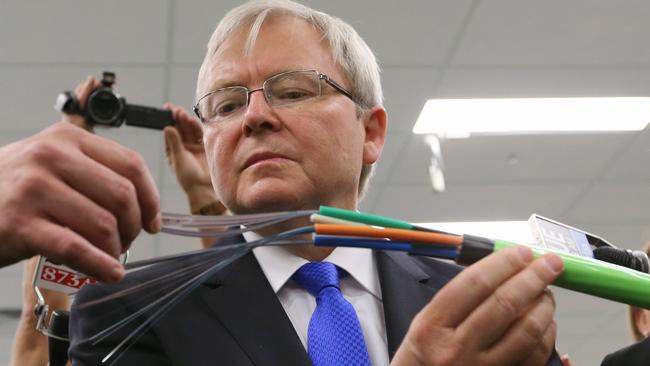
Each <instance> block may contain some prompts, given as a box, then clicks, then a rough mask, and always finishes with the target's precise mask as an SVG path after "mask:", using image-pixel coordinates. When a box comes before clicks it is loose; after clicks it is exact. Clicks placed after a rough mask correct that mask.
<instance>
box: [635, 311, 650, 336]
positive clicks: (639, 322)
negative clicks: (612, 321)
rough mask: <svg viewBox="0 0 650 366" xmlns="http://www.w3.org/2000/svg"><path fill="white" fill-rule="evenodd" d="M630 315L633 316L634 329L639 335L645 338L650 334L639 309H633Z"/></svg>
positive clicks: (647, 323)
mask: <svg viewBox="0 0 650 366" xmlns="http://www.w3.org/2000/svg"><path fill="white" fill-rule="evenodd" d="M632 314H633V316H634V324H635V325H636V329H638V330H639V332H640V333H641V334H643V335H644V336H646V337H647V336H648V333H650V324H649V322H648V317H647V316H646V314H645V312H644V311H643V309H641V308H637V307H633V308H632Z"/></svg>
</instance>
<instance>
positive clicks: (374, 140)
mask: <svg viewBox="0 0 650 366" xmlns="http://www.w3.org/2000/svg"><path fill="white" fill-rule="evenodd" d="M361 118H362V119H363V127H364V129H365V132H366V134H365V141H364V143H363V164H364V165H369V164H373V163H375V162H376V161H377V160H379V156H380V155H381V150H382V149H383V148H384V142H385V141H386V110H385V109H384V107H382V106H375V107H372V108H371V109H369V110H366V111H364V113H363V116H362V117H361Z"/></svg>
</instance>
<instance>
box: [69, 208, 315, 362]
mask: <svg viewBox="0 0 650 366" xmlns="http://www.w3.org/2000/svg"><path fill="white" fill-rule="evenodd" d="M291 216H292V217H297V216H303V214H301V215H291ZM313 231H314V228H313V227H311V226H307V227H303V228H298V229H293V230H289V231H286V232H282V233H279V234H276V235H273V236H270V237H264V238H261V239H259V240H257V241H254V242H249V243H246V242H243V243H236V244H229V245H225V246H216V247H213V248H208V249H203V250H199V251H193V252H191V253H184V254H181V255H174V256H173V258H170V257H168V258H165V259H164V261H173V263H175V264H177V265H178V263H179V261H181V262H180V263H181V265H182V261H186V260H190V261H193V260H196V261H198V263H195V264H192V265H191V266H189V267H183V268H181V269H179V270H176V271H173V272H171V273H169V274H167V275H165V276H163V277H165V279H163V280H161V279H160V278H156V279H153V280H150V281H147V282H144V283H141V284H138V285H136V286H134V287H131V288H128V289H124V290H122V291H119V292H117V293H114V294H111V295H108V296H107V297H104V298H100V299H96V300H93V301H92V302H89V303H86V304H81V305H80V306H81V307H88V306H93V305H96V304H98V303H103V302H107V301H111V300H116V299H118V298H121V297H124V296H126V295H133V294H134V293H137V292H138V291H149V290H150V289H151V288H152V287H153V286H154V285H156V284H159V283H163V284H164V283H165V280H166V279H172V281H174V282H173V283H170V284H169V286H168V288H169V289H170V291H165V290H166V289H165V288H161V289H158V291H162V292H165V295H163V296H161V297H159V298H156V299H155V300H154V301H152V302H151V303H149V304H147V305H145V306H143V307H142V308H141V309H139V310H138V311H136V312H134V313H133V314H130V315H129V316H127V317H126V318H124V319H122V320H120V321H119V322H117V323H116V324H113V325H111V326H110V327H108V328H106V329H104V330H102V331H101V332H99V333H97V334H95V335H93V336H91V337H89V338H88V339H87V341H90V342H92V344H93V345H97V344H98V343H100V342H102V341H104V340H105V339H106V338H107V337H109V336H110V335H112V334H114V333H115V332H116V331H118V330H120V329H122V328H124V327H125V326H127V325H128V324H130V323H131V322H132V321H134V320H135V319H137V318H139V317H141V316H142V315H143V314H145V313H147V312H149V311H151V310H152V309H156V310H155V312H154V313H153V314H151V315H150V316H148V317H147V319H146V320H145V321H144V322H143V323H142V324H140V325H139V326H138V327H137V328H136V329H135V330H133V331H132V332H131V333H129V334H128V335H127V336H126V337H125V338H124V339H122V340H121V342H120V343H119V344H118V345H117V346H116V347H115V348H113V349H112V350H111V352H109V353H108V354H107V355H106V357H105V358H104V360H103V361H102V363H106V362H107V361H109V360H111V359H112V358H113V357H115V358H114V359H113V360H112V361H111V364H115V362H116V361H117V359H119V358H120V357H121V356H122V355H123V354H124V352H126V350H128V349H129V348H130V347H131V346H132V345H133V344H134V343H135V342H136V341H137V340H138V339H139V338H140V337H141V336H142V334H143V333H144V332H145V331H146V330H147V329H148V327H150V326H151V325H152V324H153V323H154V322H155V321H157V320H158V319H159V318H160V317H161V316H162V315H164V314H165V313H166V312H167V311H169V309H171V308H172V307H173V306H174V305H175V304H177V303H178V302H179V301H181V300H182V299H183V298H184V297H185V296H186V295H187V294H188V293H189V292H190V291H192V290H193V289H195V288H196V287H197V286H199V285H200V284H201V283H202V282H203V281H204V279H205V278H207V277H208V276H210V275H211V274H213V273H215V272H217V271H219V270H220V269H222V268H224V267H225V266H227V265H228V264H230V263H232V262H234V261H235V260H237V259H238V258H241V257H242V256H244V255H245V254H247V253H248V252H250V251H251V250H252V249H253V248H255V247H258V246H262V245H301V244H313V240H309V239H292V237H294V236H296V235H304V234H309V233H313ZM135 263H137V262H135ZM132 264H134V263H132ZM150 264H152V263H151V262H149V263H139V264H137V266H136V267H135V268H138V267H140V268H142V267H145V266H148V265H150ZM130 273H131V272H130ZM179 282H182V283H180V284H179ZM164 287H167V286H164Z"/></svg>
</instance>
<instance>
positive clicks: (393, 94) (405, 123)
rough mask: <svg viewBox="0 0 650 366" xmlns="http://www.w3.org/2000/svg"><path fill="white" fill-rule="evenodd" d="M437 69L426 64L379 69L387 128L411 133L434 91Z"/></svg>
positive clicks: (437, 76)
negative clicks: (425, 65) (386, 114)
mask: <svg viewBox="0 0 650 366" xmlns="http://www.w3.org/2000/svg"><path fill="white" fill-rule="evenodd" d="M439 75H440V71H438V70H437V69H434V68H429V67H411V68H407V67H386V68H384V69H383V71H382V75H381V77H382V87H383V89H384V103H385V107H386V111H387V112H388V130H389V131H401V132H411V130H412V129H413V126H414V125H415V121H416V120H417V118H418V116H419V115H420V111H421V110H422V107H423V106H424V103H425V102H426V101H427V99H429V98H431V97H432V96H433V94H434V92H435V86H436V85H435V84H436V82H437V80H438V78H439Z"/></svg>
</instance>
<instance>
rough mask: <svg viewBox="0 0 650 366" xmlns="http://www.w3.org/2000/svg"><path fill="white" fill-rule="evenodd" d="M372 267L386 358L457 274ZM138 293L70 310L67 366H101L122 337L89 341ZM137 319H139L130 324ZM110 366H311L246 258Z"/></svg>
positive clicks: (93, 289)
mask: <svg viewBox="0 0 650 366" xmlns="http://www.w3.org/2000/svg"><path fill="white" fill-rule="evenodd" d="M184 265H185V266H187V263H185V264H184ZM377 266H378V271H379V277H380V283H381V289H382V297H383V305H384V315H385V322H386V332H387V339H388V348H389V355H390V357H391V358H392V356H393V355H394V353H395V351H396V350H397V348H398V347H399V345H400V343H401V342H402V339H403V338H404V335H405V334H406V332H407V330H408V327H409V324H410V323H411V320H412V319H413V317H414V316H415V314H416V313H417V312H418V311H420V309H422V307H423V306H424V305H426V304H427V303H428V302H429V301H430V300H431V298H432V297H433V296H434V295H435V294H436V292H437V291H438V290H439V289H440V288H442V286H444V285H445V284H446V283H447V282H448V281H449V280H450V279H451V278H452V277H454V276H455V275H456V274H457V273H458V272H459V271H460V270H461V267H459V266H456V265H454V264H450V263H445V262H441V261H437V260H433V259H429V258H420V257H411V256H408V255H406V254H404V253H398V252H377ZM170 271H171V270H170V268H169V267H168V266H167V267H165V266H157V267H154V268H153V269H151V270H146V271H144V272H143V273H141V274H138V273H136V274H135V275H134V276H129V277H130V278H128V279H127V280H126V281H123V283H121V284H119V285H117V288H115V286H107V285H99V286H86V287H85V288H84V289H83V290H82V291H81V292H80V293H79V294H78V295H77V298H76V300H75V304H76V303H82V302H84V301H87V300H90V299H94V298H98V297H100V296H102V295H105V294H107V293H112V292H114V291H116V290H117V289H120V288H128V287H129V286H131V285H132V284H134V283H140V282H141V281H142V280H143V279H147V278H157V277H159V276H164V275H165V274H166V273H169V272H170ZM148 292H149V293H151V295H150V296H152V298H156V297H158V296H162V294H160V293H158V294H156V293H155V291H154V290H153V289H152V290H150V291H148ZM143 293H144V292H142V291H141V292H138V293H135V294H134V295H132V296H127V297H126V298H125V299H124V300H119V302H118V301H112V302H108V303H106V304H104V305H98V306H95V307H90V308H86V309H83V310H79V309H78V308H77V307H76V305H73V308H72V313H71V324H70V338H71V347H70V356H71V359H72V360H73V364H74V365H98V364H100V361H101V359H102V358H103V357H104V356H105V355H106V354H107V353H109V352H110V350H111V349H112V347H114V346H115V345H116V344H118V343H119V342H121V341H122V339H123V338H124V336H125V335H126V333H128V332H127V331H122V332H117V333H115V334H112V335H110V336H108V337H107V340H106V341H104V342H101V343H100V344H98V345H96V346H93V345H92V344H91V341H89V340H88V337H89V336H91V335H94V334H96V333H98V332H100V331H101V330H103V329H106V327H108V326H109V325H111V324H114V323H116V322H117V321H119V320H121V319H123V318H125V317H126V316H128V315H129V314H132V313H134V312H135V311H136V309H139V308H141V307H142V305H141V304H143V303H149V302H150V301H151V299H149V300H147V299H142V298H140V297H141V296H143ZM136 297H137V298H136ZM136 303H137V304H136ZM138 304H139V305H138ZM144 319H145V317H142V318H138V319H137V320H136V321H135V322H134V323H135V325H136V326H137V325H139V324H141V323H142V322H143V320H144ZM133 328H134V327H133V326H132V327H130V328H129V329H130V330H133ZM111 345H112V346H111ZM554 356H555V358H557V356H556V355H554ZM116 364H117V365H138V366H139V365H228V366H230V365H281V366H290V365H310V364H311V363H310V360H309V357H308V356H307V353H306V351H305V349H304V347H303V346H302V343H301V342H300V339H299V337H298V335H297V334H296V332H295V330H294V328H293V325H292V324H291V321H290V320H289V318H288V316H287V315H286V313H285V312H284V309H283V308H282V305H281V304H280V302H279V300H278V298H277V296H276V294H275V293H274V291H273V289H272V288H271V286H270V284H269V283H268V281H267V279H266V277H265V275H264V273H263V272H262V270H261V268H260V266H259V264H258V263H257V260H256V259H255V256H254V255H253V254H252V253H248V254H246V255H245V256H243V257H242V258H241V259H239V260H237V261H236V262H234V263H233V264H231V265H229V266H228V267H226V268H224V269H223V270H221V271H219V272H218V273H216V274H215V275H213V276H211V277H210V278H209V279H208V280H207V281H205V282H204V283H203V284H201V285H199V286H198V287H197V288H196V289H194V290H193V291H192V292H191V293H190V294H189V295H188V296H187V297H185V298H184V300H183V301H181V302H179V303H178V304H177V305H175V306H174V307H173V308H172V310H170V311H169V312H168V313H167V314H166V315H165V316H164V317H163V318H162V319H160V320H159V321H157V322H156V323H154V324H153V326H152V327H151V329H150V330H148V331H147V332H145V333H144V334H143V336H142V337H141V338H139V339H138V341H137V342H136V343H135V344H134V345H133V346H132V347H131V348H130V349H129V350H128V351H127V352H125V353H123V355H122V356H121V358H120V359H119V360H118V362H117V363H116Z"/></svg>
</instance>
